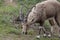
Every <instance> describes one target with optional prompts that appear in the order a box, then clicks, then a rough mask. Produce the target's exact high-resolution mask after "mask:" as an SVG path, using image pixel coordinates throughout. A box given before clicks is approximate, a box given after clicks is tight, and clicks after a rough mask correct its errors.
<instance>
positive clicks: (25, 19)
mask: <svg viewBox="0 0 60 40" xmlns="http://www.w3.org/2000/svg"><path fill="white" fill-rule="evenodd" d="M33 7H36V6H35V5H33V6H32V7H31V8H29V10H28V11H27V13H26V15H25V18H24V21H27V17H28V15H29V13H30V12H31V9H32V8H33Z"/></svg>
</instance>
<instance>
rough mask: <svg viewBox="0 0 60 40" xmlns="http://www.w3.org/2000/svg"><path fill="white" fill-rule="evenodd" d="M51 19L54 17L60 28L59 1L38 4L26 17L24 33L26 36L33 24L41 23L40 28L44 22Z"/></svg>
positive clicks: (48, 0)
mask: <svg viewBox="0 0 60 40" xmlns="http://www.w3.org/2000/svg"><path fill="white" fill-rule="evenodd" d="M51 17H54V18H55V21H56V22H57V24H58V25H59V26H60V3H59V2H58V1H57V0H46V1H43V2H40V3H37V4H36V5H35V6H33V8H32V9H31V11H30V12H28V13H27V15H26V16H25V17H24V19H23V22H22V32H23V33H25V34H26V33H27V30H28V27H29V25H31V24H33V23H39V24H40V26H43V24H44V21H45V20H47V19H48V18H51Z"/></svg>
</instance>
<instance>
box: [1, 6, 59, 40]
mask: <svg viewBox="0 0 60 40" xmlns="http://www.w3.org/2000/svg"><path fill="white" fill-rule="evenodd" d="M18 10H19V8H18V7H14V6H10V5H8V6H2V7H0V40H38V39H36V34H34V33H35V32H34V30H31V29H30V30H29V31H28V35H22V34H21V28H20V27H19V26H18V27H19V28H15V26H14V25H13V24H12V23H11V21H12V19H11V18H12V17H13V15H19V11H18ZM39 40H59V38H40V39H39Z"/></svg>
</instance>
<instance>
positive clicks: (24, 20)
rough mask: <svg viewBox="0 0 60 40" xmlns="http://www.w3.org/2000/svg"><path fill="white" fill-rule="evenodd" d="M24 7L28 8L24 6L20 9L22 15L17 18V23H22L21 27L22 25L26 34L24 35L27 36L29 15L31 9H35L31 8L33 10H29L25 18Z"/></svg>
mask: <svg viewBox="0 0 60 40" xmlns="http://www.w3.org/2000/svg"><path fill="white" fill-rule="evenodd" d="M23 7H26V6H24V5H23V6H22V7H21V9H20V12H19V13H20V15H19V16H18V17H17V18H16V21H17V22H20V23H21V25H22V33H24V34H27V29H28V24H27V17H28V15H29V13H30V11H31V9H32V8H33V7H34V6H33V7H31V8H29V10H28V11H27V13H26V15H25V16H24V14H23V12H22V11H23V10H22V9H23ZM26 8H27V7H26Z"/></svg>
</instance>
